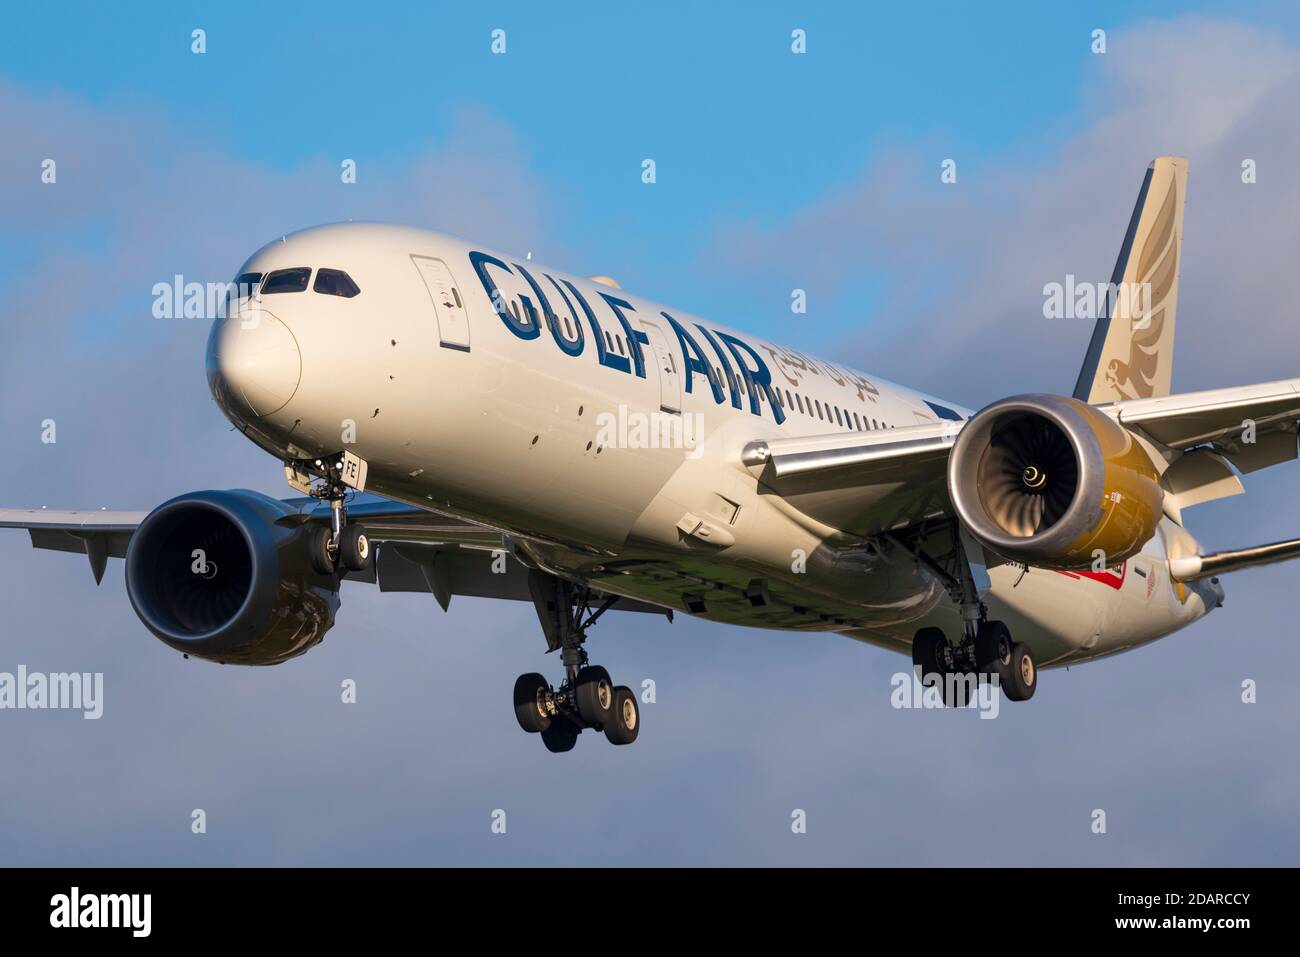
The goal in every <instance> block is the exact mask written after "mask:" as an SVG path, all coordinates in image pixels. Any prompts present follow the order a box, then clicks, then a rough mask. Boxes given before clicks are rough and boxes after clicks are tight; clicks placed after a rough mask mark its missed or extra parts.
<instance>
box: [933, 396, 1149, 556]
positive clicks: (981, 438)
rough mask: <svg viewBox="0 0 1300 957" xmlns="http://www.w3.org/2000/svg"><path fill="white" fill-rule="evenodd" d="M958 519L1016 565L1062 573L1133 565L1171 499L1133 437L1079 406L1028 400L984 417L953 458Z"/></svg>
mask: <svg viewBox="0 0 1300 957" xmlns="http://www.w3.org/2000/svg"><path fill="white" fill-rule="evenodd" d="M948 493H949V495H951V497H952V502H953V506H954V507H955V508H956V510H957V515H958V517H959V518H960V519H961V520H962V522H963V523H965V525H966V527H967V528H968V529H970V531H971V533H972V534H973V535H974V536H975V538H976V539H978V540H979V542H980V543H981V544H982V545H984V546H985V547H986V548H988V549H991V550H992V551H994V552H996V553H997V554H999V555H1001V556H1002V557H1004V558H1006V559H1009V560H1010V561H1013V562H1024V563H1026V564H1029V565H1038V566H1042V567H1044V568H1056V569H1063V570H1070V569H1086V568H1089V567H1092V566H1093V565H1094V564H1095V563H1096V561H1097V558H1098V557H1099V553H1100V557H1102V560H1103V561H1104V563H1105V564H1106V565H1108V566H1110V565H1116V564H1118V563H1119V562H1122V561H1124V560H1126V559H1128V558H1131V557H1132V556H1133V555H1134V554H1136V553H1137V551H1138V549H1139V548H1141V547H1142V545H1143V543H1144V542H1146V541H1148V540H1149V539H1150V538H1151V536H1152V535H1153V534H1155V529H1156V525H1157V523H1158V522H1159V521H1160V515H1161V506H1162V500H1163V495H1164V493H1163V491H1162V490H1161V488H1160V484H1159V475H1158V473H1157V472H1156V469H1155V467H1154V465H1153V464H1152V462H1151V459H1150V457H1149V456H1148V455H1147V453H1146V452H1145V451H1144V450H1143V448H1142V447H1141V446H1140V445H1139V444H1138V443H1137V441H1136V440H1135V439H1134V438H1133V436H1132V435H1131V434H1130V433H1129V432H1128V430H1126V429H1125V428H1123V427H1122V426H1121V425H1119V424H1118V423H1117V422H1115V421H1114V420H1113V419H1111V418H1110V417H1109V416H1107V415H1105V414H1104V413H1102V412H1099V411H1097V410H1096V409H1094V408H1093V407H1092V406H1090V405H1087V404H1085V403H1083V402H1080V401H1078V400H1077V399H1069V398H1064V397H1062V396H1054V395H1020V396H1013V397H1011V398H1009V399H1003V400H1001V401H1000V402H994V403H993V404H992V405H990V406H987V407H985V408H984V409H981V410H980V411H979V412H978V413H976V414H975V415H974V416H973V417H972V418H971V419H970V421H969V422H967V423H966V425H965V426H964V427H963V428H962V430H961V433H960V434H959V435H958V436H957V441H956V443H955V444H954V445H953V447H952V454H951V455H950V457H949V459H948Z"/></svg>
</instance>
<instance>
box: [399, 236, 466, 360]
mask: <svg viewBox="0 0 1300 957" xmlns="http://www.w3.org/2000/svg"><path fill="white" fill-rule="evenodd" d="M411 262H413V263H415V268H416V269H418V270H419V271H420V278H421V279H423V280H424V286H425V288H426V289H428V290H429V298H430V299H431V300H432V301H433V313H434V316H435V317H436V318H437V320H438V341H439V342H440V343H441V344H442V345H443V346H445V347H446V348H448V349H460V350H462V351H464V352H469V313H468V312H467V311H466V309H465V300H464V299H462V298H461V295H460V290H459V289H458V288H457V287H456V281H455V280H454V279H453V278H452V275H451V270H450V269H448V268H447V264H446V263H445V262H443V261H442V260H441V259H431V258H429V257H428V256H414V255H413V256H412V257H411Z"/></svg>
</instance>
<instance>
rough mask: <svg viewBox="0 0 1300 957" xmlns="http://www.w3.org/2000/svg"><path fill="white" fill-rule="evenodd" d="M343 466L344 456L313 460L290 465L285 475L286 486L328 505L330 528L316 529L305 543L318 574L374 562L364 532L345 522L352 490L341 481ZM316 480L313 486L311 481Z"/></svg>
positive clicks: (354, 569)
mask: <svg viewBox="0 0 1300 957" xmlns="http://www.w3.org/2000/svg"><path fill="white" fill-rule="evenodd" d="M346 467H347V459H346V453H344V454H343V455H340V456H335V457H334V458H333V459H316V460H314V461H312V462H305V461H304V462H290V463H286V465H285V473H286V475H289V476H290V484H292V485H294V487H295V488H299V489H301V490H303V491H305V492H307V494H308V495H310V496H311V497H312V498H315V499H319V500H320V501H322V502H329V506H330V525H329V528H325V527H324V526H320V527H317V528H316V529H315V530H314V531H313V532H312V537H311V540H310V543H309V546H308V547H309V550H310V552H311V563H312V567H313V568H314V569H315V570H316V571H317V572H319V573H320V574H322V575H334V574H337V573H338V571H339V570H340V569H343V570H345V571H350V572H361V571H365V570H366V569H367V568H369V567H370V565H371V562H373V561H374V549H373V548H372V547H371V544H370V538H369V537H368V536H367V535H366V530H365V529H364V528H362V527H361V526H360V525H358V524H357V523H355V522H349V521H348V506H347V503H348V498H349V496H350V494H351V492H352V487H351V486H349V485H348V484H347V483H345V482H344V481H343V477H342V473H343V470H344V469H345V468H346ZM313 477H315V478H317V479H318V481H316V482H315V483H314V484H313V483H312V482H311V478H313Z"/></svg>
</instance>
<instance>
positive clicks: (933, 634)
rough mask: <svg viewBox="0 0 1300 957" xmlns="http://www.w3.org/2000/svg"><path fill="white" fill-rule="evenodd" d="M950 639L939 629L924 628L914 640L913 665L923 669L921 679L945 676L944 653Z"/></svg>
mask: <svg viewBox="0 0 1300 957" xmlns="http://www.w3.org/2000/svg"><path fill="white" fill-rule="evenodd" d="M947 644H948V639H947V638H945V637H944V634H943V632H942V631H941V630H940V629H938V628H922V629H921V630H920V631H918V632H917V633H916V635H915V636H914V637H913V638H912V665H913V666H914V667H919V668H920V669H921V674H920V675H919V677H920V678H921V680H923V681H924V680H925V676H926V675H934V674H937V675H940V676H942V675H943V672H944V664H943V657H942V654H941V653H942V651H943V649H944V647H945V646H946V645H947Z"/></svg>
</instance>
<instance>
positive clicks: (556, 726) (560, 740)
mask: <svg viewBox="0 0 1300 957" xmlns="http://www.w3.org/2000/svg"><path fill="white" fill-rule="evenodd" d="M577 743H578V729H577V728H576V727H575V726H574V724H573V722H572V721H569V720H568V719H567V718H560V719H559V720H556V721H552V722H551V724H550V727H548V728H547V729H546V730H545V731H543V732H542V744H544V745H546V750H547V751H550V752H551V753H552V754H560V753H562V752H564V751H572V750H573V746H574V745H575V744H577Z"/></svg>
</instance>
